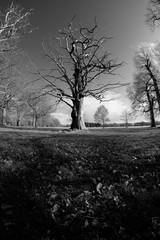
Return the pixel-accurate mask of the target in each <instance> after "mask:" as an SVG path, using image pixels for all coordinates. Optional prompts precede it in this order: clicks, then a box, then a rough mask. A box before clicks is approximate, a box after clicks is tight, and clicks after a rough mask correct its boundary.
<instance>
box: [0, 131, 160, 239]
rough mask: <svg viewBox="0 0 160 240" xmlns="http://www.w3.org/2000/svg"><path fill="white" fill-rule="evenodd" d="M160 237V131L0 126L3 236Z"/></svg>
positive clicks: (0, 222) (0, 228) (0, 226)
mask: <svg viewBox="0 0 160 240" xmlns="http://www.w3.org/2000/svg"><path fill="white" fill-rule="evenodd" d="M159 236H160V129H159V128H154V129H150V128H131V129H124V128H121V129H118V128H117V129H109V128H107V129H105V130H101V129H95V130H93V129H92V130H89V131H87V132H85V133H84V132H80V133H78V132H73V133H72V132H71V133H69V132H67V131H66V132H60V133H56V132H53V133H52V134H51V133H49V134H47V133H43V134H42V133H35V132H27V131H26V132H23V131H19V132H16V131H15V132H7V131H0V239H7V240H11V239H14V240H18V239H19V240H22V239H28V240H30V239H35V240H42V239H43V240H48V239H51V240H57V239H64V240H72V239H73V240H81V239H84V240H88V239H92V240H104V239H107V240H111V239H114V240H116V239H124V240H134V239H135V240H139V239H145V240H147V239H148V240H152V239H159Z"/></svg>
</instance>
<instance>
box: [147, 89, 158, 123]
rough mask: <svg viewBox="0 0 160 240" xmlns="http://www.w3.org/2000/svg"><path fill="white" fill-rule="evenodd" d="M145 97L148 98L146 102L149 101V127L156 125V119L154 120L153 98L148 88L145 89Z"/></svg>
mask: <svg viewBox="0 0 160 240" xmlns="http://www.w3.org/2000/svg"><path fill="white" fill-rule="evenodd" d="M147 98H148V103H149V113H150V120H151V127H156V121H155V117H154V99H153V98H152V97H151V96H150V93H149V91H148V90H147Z"/></svg>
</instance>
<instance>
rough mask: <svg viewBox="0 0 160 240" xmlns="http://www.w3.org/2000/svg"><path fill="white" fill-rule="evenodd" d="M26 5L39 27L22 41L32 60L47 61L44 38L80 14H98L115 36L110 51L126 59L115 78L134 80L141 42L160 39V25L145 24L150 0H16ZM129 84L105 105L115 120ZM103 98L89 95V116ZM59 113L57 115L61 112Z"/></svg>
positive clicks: (64, 113) (104, 30) (89, 17)
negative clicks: (156, 27)
mask: <svg viewBox="0 0 160 240" xmlns="http://www.w3.org/2000/svg"><path fill="white" fill-rule="evenodd" d="M11 2H12V1H10V0H0V7H1V8H2V9H4V8H6V7H7V6H8V5H9V3H11ZM14 2H17V3H20V4H21V5H22V6H23V7H24V8H25V9H27V10H28V9H30V8H33V9H34V11H33V15H32V18H31V23H32V25H33V26H35V27H38V30H36V31H34V32H33V33H32V34H30V35H26V36H25V37H24V38H23V40H22V43H21V46H22V48H23V49H24V50H25V51H26V52H27V53H28V54H29V55H30V57H31V59H32V61H33V62H34V63H35V64H37V65H41V64H43V61H44V60H43V59H42V57H43V51H42V46H41V44H42V41H43V39H44V38H47V37H48V36H50V35H53V36H55V37H56V36H57V32H58V30H59V29H62V28H64V27H65V26H66V25H67V24H68V23H69V21H70V19H71V18H72V17H73V16H74V15H75V14H76V15H77V18H78V19H79V20H80V21H81V23H82V24H83V25H85V26H86V25H87V26H92V24H93V20H94V17H95V16H96V17H97V21H98V26H99V29H98V32H97V34H98V35H99V36H108V37H111V36H112V37H113V40H111V41H110V43H109V46H108V47H109V49H108V50H109V51H111V52H112V53H113V56H114V57H115V58H118V60H119V61H124V62H126V65H125V66H124V67H122V68H121V69H120V70H119V71H118V73H119V75H117V76H116V77H115V78H116V79H118V80H121V81H122V82H130V81H132V75H133V72H134V64H133V56H134V51H135V49H136V48H137V47H138V45H139V44H141V43H153V42H155V41H159V39H160V29H157V30H156V31H155V32H151V31H150V29H149V28H148V27H147V26H146V25H145V23H144V21H145V14H146V9H147V4H148V0H98V1H97V0H81V1H80V0H45V1H44V0H15V1H14ZM125 90H126V89H125V88H123V89H117V90H116V91H115V93H114V92H113V91H112V92H110V93H109V95H108V96H110V95H112V96H114V97H115V98H116V99H115V100H114V101H110V102H106V103H105V104H104V105H106V106H107V108H108V110H109V118H110V120H111V121H112V122H114V121H119V120H120V115H121V112H122V110H123V109H124V108H127V107H129V104H130V103H129V100H128V99H127V98H126V92H125ZM98 106H99V102H96V101H95V100H93V99H91V98H87V99H86V100H85V104H84V113H85V115H86V118H87V119H89V120H92V119H93V117H92V116H93V114H94V113H95V111H96V108H97V107H98ZM58 114H59V116H60V118H61V119H62V120H63V119H69V110H68V109H67V108H66V107H65V106H63V105H61V106H60V108H59V110H58ZM58 114H57V116H58Z"/></svg>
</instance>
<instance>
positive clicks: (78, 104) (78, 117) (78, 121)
mask: <svg viewBox="0 0 160 240" xmlns="http://www.w3.org/2000/svg"><path fill="white" fill-rule="evenodd" d="M72 102H73V107H72V112H71V118H72V122H71V126H70V128H71V130H74V129H77V130H84V129H86V126H85V123H84V119H83V98H81V99H76V100H75V99H74V100H73V101H72Z"/></svg>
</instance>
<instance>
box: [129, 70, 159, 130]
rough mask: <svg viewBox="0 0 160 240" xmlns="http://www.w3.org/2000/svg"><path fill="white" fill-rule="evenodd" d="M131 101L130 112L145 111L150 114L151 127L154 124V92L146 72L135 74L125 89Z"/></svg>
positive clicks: (135, 113)
mask: <svg viewBox="0 0 160 240" xmlns="http://www.w3.org/2000/svg"><path fill="white" fill-rule="evenodd" d="M127 92H128V97H129V99H130V101H131V107H132V110H133V112H132V114H134V115H137V113H138V114H139V113H145V114H147V115H148V113H149V115H150V122H151V127H155V126H156V122H155V112H154V111H155V107H156V94H155V91H154V86H153V82H152V80H151V77H150V76H149V75H148V74H147V73H146V72H139V73H137V74H135V76H134V81H133V83H132V85H130V86H129V87H128V89H127Z"/></svg>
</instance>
